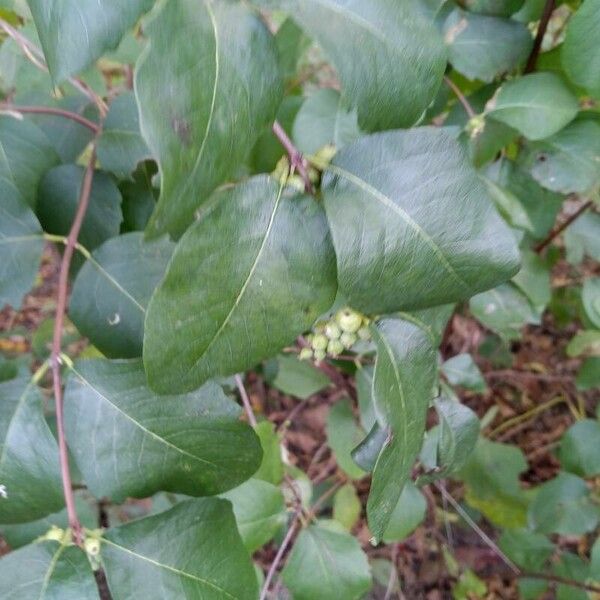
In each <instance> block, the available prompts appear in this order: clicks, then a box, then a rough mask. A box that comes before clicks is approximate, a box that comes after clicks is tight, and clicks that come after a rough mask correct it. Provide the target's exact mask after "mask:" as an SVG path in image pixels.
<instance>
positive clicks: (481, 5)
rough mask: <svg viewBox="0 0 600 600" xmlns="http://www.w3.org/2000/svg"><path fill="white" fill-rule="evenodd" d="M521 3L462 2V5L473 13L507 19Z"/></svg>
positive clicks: (503, 0)
mask: <svg viewBox="0 0 600 600" xmlns="http://www.w3.org/2000/svg"><path fill="white" fill-rule="evenodd" d="M523 2H524V0H463V2H462V4H463V5H464V7H465V8H467V9H468V10H470V11H472V12H475V13H482V14H484V15H497V16H501V17H509V16H510V15H512V14H513V13H515V12H517V11H518V10H519V9H520V8H521V6H522V5H523Z"/></svg>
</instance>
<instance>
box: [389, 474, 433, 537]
mask: <svg viewBox="0 0 600 600" xmlns="http://www.w3.org/2000/svg"><path fill="white" fill-rule="evenodd" d="M426 512H427V500H425V496H423V493H422V492H421V491H420V490H419V488H417V487H416V486H415V484H414V483H413V482H412V481H408V482H407V483H406V485H405V486H404V489H403V490H402V494H401V495H400V498H399V499H398V503H397V504H396V507H395V508H394V510H393V511H392V515H391V517H390V522H389V525H388V526H387V529H386V530H385V533H384V534H383V541H384V542H385V543H386V544H391V543H393V542H401V541H402V540H403V539H405V538H407V537H408V536H409V535H410V534H411V533H412V532H413V531H414V530H415V529H416V528H417V527H418V526H419V525H420V524H421V523H422V522H423V520H424V519H425V513H426Z"/></svg>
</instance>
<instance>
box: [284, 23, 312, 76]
mask: <svg viewBox="0 0 600 600" xmlns="http://www.w3.org/2000/svg"><path fill="white" fill-rule="evenodd" d="M275 42H276V43H277V51H278V52H277V53H278V55H279V68H280V70H281V76H282V78H283V80H284V81H285V82H286V83H287V82H288V81H289V80H290V79H292V78H293V77H294V76H295V75H296V71H297V69H298V63H299V62H300V59H301V58H302V55H303V54H304V52H305V51H306V50H308V48H309V47H310V38H309V37H308V36H307V35H306V34H305V33H304V31H302V29H301V28H300V27H298V25H296V23H294V21H293V20H292V19H290V18H287V19H286V20H285V21H284V22H283V23H282V24H281V26H280V27H279V29H278V30H277V33H276V34H275ZM292 81H293V79H292Z"/></svg>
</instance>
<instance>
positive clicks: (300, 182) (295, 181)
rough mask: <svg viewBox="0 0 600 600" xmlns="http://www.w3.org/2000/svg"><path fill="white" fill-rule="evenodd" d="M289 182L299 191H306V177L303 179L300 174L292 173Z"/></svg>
mask: <svg viewBox="0 0 600 600" xmlns="http://www.w3.org/2000/svg"><path fill="white" fill-rule="evenodd" d="M287 184H288V185H289V186H290V187H293V188H295V189H297V190H298V191H299V192H303V191H304V187H305V184H304V179H302V177H300V175H296V174H294V175H290V176H289V177H288V179H287Z"/></svg>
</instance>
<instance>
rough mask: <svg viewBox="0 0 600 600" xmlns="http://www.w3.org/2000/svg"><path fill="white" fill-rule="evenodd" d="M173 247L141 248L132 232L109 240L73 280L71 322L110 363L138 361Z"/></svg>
mask: <svg viewBox="0 0 600 600" xmlns="http://www.w3.org/2000/svg"><path fill="white" fill-rule="evenodd" d="M174 247H175V245H174V244H173V243H172V242H171V241H169V240H168V239H167V238H161V239H159V240H153V241H148V242H144V237H143V234H142V233H139V232H134V233H128V234H125V235H121V236H118V237H115V238H112V239H110V240H107V241H106V242H105V243H104V244H103V245H102V246H100V247H99V248H97V249H96V250H95V251H94V252H93V253H92V256H91V258H90V259H88V260H87V261H86V263H85V264H84V266H83V267H82V268H81V270H80V271H79V273H78V274H77V278H76V279H75V283H74V285H73V291H72V294H71V300H70V302H69V316H70V317H71V320H72V321H73V324H74V325H75V326H76V327H77V329H78V330H79V331H80V332H81V333H82V334H83V335H85V336H86V337H87V338H89V340H90V342H91V343H92V344H94V346H96V348H98V350H100V351H101V352H102V353H103V354H105V355H106V356H108V357H109V358H135V357H137V356H141V355H142V342H143V339H144V316H145V313H146V307H147V305H148V302H149V300H150V296H151V295H152V292H153V291H154V289H155V288H156V286H157V285H158V283H159V281H160V280H161V279H162V277H163V275H164V273H165V270H166V268H167V263H168V262H169V259H170V258H171V255H172V253H173V248H174Z"/></svg>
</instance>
